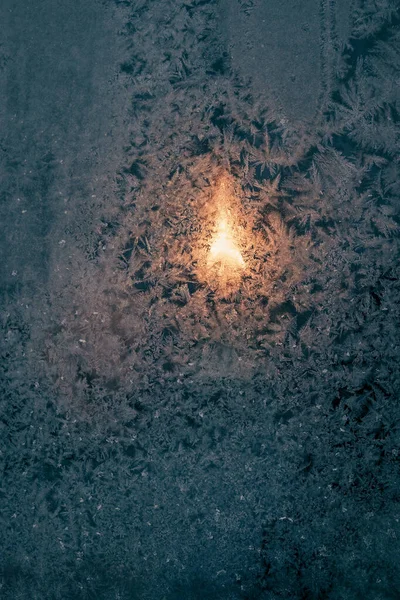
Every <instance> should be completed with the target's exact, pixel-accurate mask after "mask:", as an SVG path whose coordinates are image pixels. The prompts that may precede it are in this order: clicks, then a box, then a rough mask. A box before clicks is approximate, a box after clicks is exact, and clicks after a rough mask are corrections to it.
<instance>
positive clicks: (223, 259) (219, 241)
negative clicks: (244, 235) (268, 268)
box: [207, 215, 245, 270]
mask: <svg viewBox="0 0 400 600" xmlns="http://www.w3.org/2000/svg"><path fill="white" fill-rule="evenodd" d="M207 262H208V266H210V267H212V266H214V265H216V264H217V263H220V265H221V267H225V268H228V269H229V270H238V269H243V268H244V267H245V263H244V260H243V256H242V254H241V252H240V250H239V248H238V246H237V244H236V242H235V239H234V234H233V230H232V228H231V227H230V225H229V222H228V220H227V218H226V216H225V215H222V216H221V217H220V219H219V221H218V225H217V231H216V234H215V236H214V239H213V241H212V243H211V247H210V251H209V255H208V261H207Z"/></svg>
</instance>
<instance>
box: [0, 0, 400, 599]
mask: <svg viewBox="0 0 400 600" xmlns="http://www.w3.org/2000/svg"><path fill="white" fill-rule="evenodd" d="M239 4H241V5H242V9H243V13H244V15H247V14H249V15H251V14H254V12H253V13H252V11H254V10H255V5H256V3H255V2H248V1H246V2H239ZM219 8H220V6H219V5H218V4H217V3H215V2H214V1H212V0H211V1H207V0H186V1H182V2H181V1H177V0H162V1H161V0H155V1H152V2H150V1H146V0H143V1H141V0H138V1H137V2H124V3H117V7H116V9H115V10H116V11H117V12H118V11H123V14H124V15H126V24H125V26H124V28H123V30H122V31H121V39H122V40H123V46H124V49H125V50H124V52H125V57H124V59H123V62H122V64H121V67H120V69H121V73H120V75H119V78H118V82H119V83H118V85H119V86H121V93H122V87H123V86H125V87H124V92H123V93H124V94H126V96H129V97H130V98H131V105H130V108H129V116H128V117H127V118H126V119H125V121H124V123H125V132H124V134H122V131H121V133H120V135H121V137H120V140H121V145H123V146H124V148H123V153H122V152H121V162H123V161H124V164H121V166H120V169H119V172H118V174H117V175H116V179H115V181H114V183H110V181H109V180H110V179H111V175H108V184H107V185H108V186H109V187H108V188H107V194H103V196H102V197H101V199H97V195H96V194H95V193H93V194H89V193H88V196H89V195H90V201H88V203H87V204H86V203H85V202H83V201H82V200H79V202H78V201H76V204H74V197H73V194H72V197H71V199H70V201H69V204H68V211H70V215H71V216H70V217H69V216H68V215H67V216H66V217H62V219H61V217H60V218H59V219H58V221H57V223H56V224H54V225H53V226H52V229H51V228H50V229H49V228H48V229H46V228H45V227H44V225H43V227H44V229H43V230H40V231H39V232H38V231H36V236H37V238H38V239H41V238H40V236H42V237H43V244H44V243H46V246H44V247H45V248H47V253H46V252H45V253H44V256H45V257H47V258H46V260H48V261H49V262H48V271H46V273H45V274H42V275H41V277H40V278H39V277H38V280H37V281H38V282H39V283H40V284H41V287H39V286H38V285H37V283H36V287H35V286H34V285H35V284H34V280H35V277H34V275H30V276H28V275H27V276H26V277H27V279H26V281H25V280H22V281H21V280H19V279H18V271H17V272H16V274H15V275H13V274H11V275H9V274H8V275H7V274H6V275H5V276H4V278H5V282H6V285H5V286H4V293H3V294H2V313H1V318H2V328H3V329H2V336H1V352H2V361H1V369H2V371H1V385H2V389H1V397H0V402H1V438H0V442H1V455H0V456H1V466H2V469H3V473H2V479H1V488H0V494H1V512H0V518H1V537H2V540H3V544H2V552H1V555H0V567H1V579H0V586H1V593H2V594H3V597H4V598H7V599H8V598H28V597H29V598H49V599H50V598H54V599H56V598H57V599H63V598H96V599H97V598H99V599H100V598H104V599H107V600H108V599H117V598H120V599H133V598H137V599H138V600H153V599H154V600H159V599H164V598H165V599H166V600H175V599H178V598H179V599H181V598H188V599H192V598H193V599H194V598H196V599H197V598H209V599H214V598H215V599H217V598H221V599H228V598H229V599H232V600H233V599H265V600H269V599H272V600H275V599H278V598H279V599H283V600H288V599H291V598H293V599H304V600H305V599H321V600H322V599H325V598H326V599H329V600H336V599H343V600H344V599H349V600H350V599H351V600H352V599H355V598H361V597H363V598H368V599H371V600H387V599H395V598H397V597H398V590H399V589H400V581H399V570H398V564H399V561H400V552H399V543H398V538H399V535H400V532H399V518H400V515H399V511H398V501H399V489H398V483H399V476H398V473H399V456H398V452H399V450H398V442H399V436H398V416H399V407H398V397H399V391H400V380H399V373H398V371H399V358H398V355H399V292H400V290H399V266H398V261H399V227H400V220H399V193H400V190H399V147H400V146H399V127H398V117H399V110H400V107H399V89H400V88H399V86H398V79H399V74H398V71H399V65H400V58H399V33H398V25H399V14H398V11H397V3H395V2H390V1H389V0H387V1H386V0H385V1H382V2H372V1H371V2H362V3H360V5H358V4H357V3H354V6H353V7H352V14H351V24H352V25H351V34H350V38H349V41H348V43H347V44H346V45H345V44H342V43H341V42H339V40H338V39H336V38H335V35H334V24H333V22H332V20H331V17H330V15H331V13H332V14H333V12H334V10H335V5H334V4H333V3H332V2H330V3H328V2H325V1H322V2H321V19H322V21H323V26H322V27H321V48H322V49H321V69H322V71H321V72H322V77H321V90H318V98H319V104H318V112H317V115H316V116H315V117H314V120H313V121H312V124H310V122H307V123H305V122H304V123H301V122H298V121H291V120H289V119H288V118H287V116H286V115H285V112H284V109H283V108H282V106H281V105H278V104H277V105H276V106H274V105H273V104H267V103H266V100H265V98H264V97H263V95H262V94H259V93H258V92H256V91H254V90H255V89H257V88H256V87H255V88H254V89H253V88H251V87H250V84H249V83H248V82H247V81H244V80H243V78H242V76H241V75H240V74H239V72H238V71H237V70H236V68H235V64H234V61H232V60H231V58H230V54H229V51H228V50H227V47H226V44H225V41H224V37H223V36H222V35H220V31H221V29H222V27H221V26H220V23H219V18H220V14H221V13H220V12H219ZM121 52H122V51H121ZM271 60H273V58H271ZM276 60H277V61H278V60H279V58H278V57H276ZM3 62H4V66H3V68H4V69H6V68H7V64H6V63H7V60H6V57H5V58H4V61H3ZM121 78H122V79H121ZM121 81H122V83H121ZM115 85H117V83H116V84H115ZM269 100H270V99H269ZM115 106H117V104H116V105H115ZM28 114H29V113H28ZM77 135H78V134H77ZM114 135H115V134H114ZM11 139H12V138H11ZM8 140H9V138H7V137H6V138H5V141H4V142H3V146H4V148H6V149H7V148H8V146H7V144H8ZM117 143H118V138H117V137H114V146H113V148H116V147H117ZM121 150H122V149H121ZM2 160H3V159H2ZM4 160H5V159H4ZM43 160H44V162H45V163H46V160H45V159H43ZM49 160H50V159H49ZM94 162H95V161H94ZM41 164H42V163H41ZM46 164H47V163H46ZM109 164H110V163H109ZM109 164H108V165H109ZM111 164H112V161H111ZM96 165H97V166H96ZM3 168H4V169H5V172H6V173H7V176H8V177H9V180H8V179H7V185H8V188H7V189H8V192H6V193H5V194H4V201H5V202H7V201H9V202H10V198H11V194H10V190H12V192H13V193H14V192H15V195H16V189H14V188H13V187H12V186H13V185H14V183H13V182H14V178H13V177H14V171H13V169H15V164H14V163H12V161H11V163H10V162H6V161H5V162H4V164H3ZM43 168H45V167H43ZM46 168H47V167H46ZM75 168H76V169H78V170H79V165H78V164H75ZM104 168H105V170H106V172H107V173H108V172H109V169H110V167H109V166H107V165H105V167H104ZM91 169H93V173H94V175H93V177H100V175H99V173H100V171H101V169H100V168H99V166H98V163H95V164H94V166H93V165H91ZM79 172H80V171H79ZM90 172H92V171H90ZM46 173H47V171H46ZM57 173H58V172H57ZM221 173H225V174H229V176H230V177H231V178H232V181H233V182H234V183H233V185H234V187H235V190H236V196H237V197H238V198H239V201H240V205H241V210H242V216H243V224H244V227H246V228H247V233H248V235H249V236H253V239H254V240H255V241H256V243H254V245H253V247H249V248H247V250H246V252H247V255H246V259H247V260H248V261H249V264H250V265H251V268H250V270H249V272H248V273H247V274H246V277H244V278H243V281H242V283H241V285H240V286H239V288H238V289H237V291H236V292H235V293H234V294H232V295H230V296H229V297H221V295H220V294H219V292H218V289H217V288H215V286H209V285H207V283H206V282H205V281H204V280H203V279H202V278H201V277H199V270H198V264H197V261H196V258H197V254H196V248H198V246H199V243H200V242H201V240H202V239H204V235H206V234H207V231H206V229H207V227H208V226H209V223H207V220H206V219H204V214H205V212H204V211H205V208H206V207H207V205H208V203H209V202H210V199H211V197H212V194H213V190H214V188H215V185H217V182H218V178H219V177H220V175H221ZM73 174H74V170H73V169H72V170H71V173H69V174H67V175H68V177H72V178H73ZM68 177H66V178H67V179H68ZM81 177H83V175H82V174H81ZM45 181H47V179H46V177H45V176H43V177H42V179H39V183H38V188H34V185H33V184H32V188H31V187H29V186H27V187H26V188H25V189H26V190H27V189H28V190H31V189H36V190H37V189H39V191H40V190H42V192H43V189H44V188H43V186H44V183H43V182H45ZM57 181H63V179H60V175H58V180H57V178H56V179H55V182H52V183H51V186H52V187H51V189H52V190H55V189H56V184H57ZM40 182H42V183H40ZM40 185H42V187H40ZM101 185H102V184H101ZM101 185H100V184H98V188H99V187H101ZM104 185H105V184H104ZM46 189H47V188H46ZM45 191H46V190H45ZM7 194H9V195H7ZM5 206H8V205H7V204H5ZM39 206H42V205H40V203H39ZM57 206H59V205H57ZM60 206H61V205H60ZM63 208H64V207H63ZM2 210H5V209H3V208H2ZM18 210H19V209H18ZM54 210H56V209H54ZM61 212H63V211H61V208H60V213H61ZM16 213H17V209H15V214H16ZM12 214H14V213H12ZM18 214H19V213H18ZM49 214H50V213H49V212H46V211H45V212H44V216H46V215H49ZM63 214H65V213H63ZM18 218H20V217H18ZM21 218H22V217H21ZM15 219H16V221H15V223H14V225H15V227H16V230H17V231H20V230H18V228H17V225H18V223H19V221H18V220H17V217H15ZM17 221H18V222H17ZM32 229H34V226H33V225H32ZM24 231H25V232H26V231H28V232H29V228H28V229H27V230H24ZM28 239H29V238H28ZM8 240H9V243H10V244H11V247H12V244H13V238H12V236H11V237H9V238H8ZM14 243H15V239H14ZM49 253H51V254H50V256H49ZM38 262H39V263H40V261H38ZM32 264H33V265H35V264H36V263H35V262H34V261H33V262H32ZM7 276H8V279H7ZM13 281H15V284H14V283H11V282H13ZM32 289H33V290H34V292H35V295H34V296H32V293H33V292H32Z"/></svg>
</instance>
